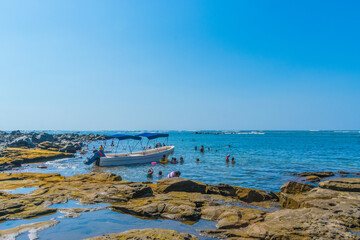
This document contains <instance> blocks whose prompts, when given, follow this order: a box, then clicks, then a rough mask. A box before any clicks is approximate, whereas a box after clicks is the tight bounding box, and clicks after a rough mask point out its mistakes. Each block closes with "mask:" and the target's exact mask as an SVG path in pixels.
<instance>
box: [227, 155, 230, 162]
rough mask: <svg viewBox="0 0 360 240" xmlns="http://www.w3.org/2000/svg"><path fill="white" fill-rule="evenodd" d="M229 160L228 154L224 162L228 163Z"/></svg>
mask: <svg viewBox="0 0 360 240" xmlns="http://www.w3.org/2000/svg"><path fill="white" fill-rule="evenodd" d="M229 161H230V155H227V156H226V162H227V163H228V162H229Z"/></svg>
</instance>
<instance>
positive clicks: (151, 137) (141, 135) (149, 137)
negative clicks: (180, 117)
mask: <svg viewBox="0 0 360 240" xmlns="http://www.w3.org/2000/svg"><path fill="white" fill-rule="evenodd" d="M136 136H139V137H147V138H148V139H149V140H151V139H155V138H160V137H168V136H169V134H167V133H142V134H138V135H136Z"/></svg>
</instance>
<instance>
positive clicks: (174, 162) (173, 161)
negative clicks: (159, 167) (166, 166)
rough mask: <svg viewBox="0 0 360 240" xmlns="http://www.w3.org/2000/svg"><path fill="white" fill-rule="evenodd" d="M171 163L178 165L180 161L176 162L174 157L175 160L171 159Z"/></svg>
mask: <svg viewBox="0 0 360 240" xmlns="http://www.w3.org/2000/svg"><path fill="white" fill-rule="evenodd" d="M170 163H172V164H176V163H178V161H176V158H174V157H173V158H172V159H171V162H170Z"/></svg>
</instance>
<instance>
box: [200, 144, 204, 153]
mask: <svg viewBox="0 0 360 240" xmlns="http://www.w3.org/2000/svg"><path fill="white" fill-rule="evenodd" d="M204 151H205V149H204V146H203V145H201V148H200V152H201V153H204Z"/></svg>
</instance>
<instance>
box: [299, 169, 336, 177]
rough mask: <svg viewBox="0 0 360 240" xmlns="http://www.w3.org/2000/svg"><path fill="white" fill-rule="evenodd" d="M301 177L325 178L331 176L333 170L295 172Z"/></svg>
mask: <svg viewBox="0 0 360 240" xmlns="http://www.w3.org/2000/svg"><path fill="white" fill-rule="evenodd" d="M297 175H299V176H301V177H307V176H318V177H320V178H326V177H332V176H334V175H335V174H334V173H333V172H329V171H324V172H302V173H299V174H297Z"/></svg>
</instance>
